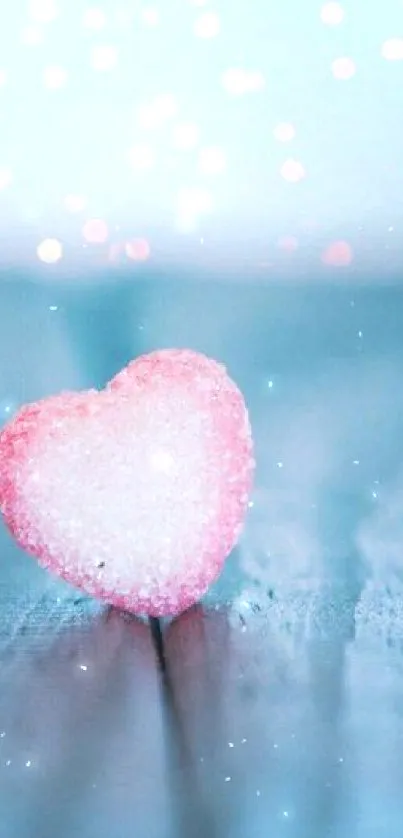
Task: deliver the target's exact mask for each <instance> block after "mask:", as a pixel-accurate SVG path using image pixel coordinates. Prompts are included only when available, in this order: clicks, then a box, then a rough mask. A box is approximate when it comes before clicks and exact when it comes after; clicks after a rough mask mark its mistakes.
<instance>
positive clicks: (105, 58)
mask: <svg viewBox="0 0 403 838" xmlns="http://www.w3.org/2000/svg"><path fill="white" fill-rule="evenodd" d="M117 63H118V51H117V49H116V47H114V46H110V45H102V44H98V45H97V46H95V47H93V48H92V50H91V54H90V64H91V67H92V68H93V70H98V71H99V72H107V71H108V70H113V69H114V67H116V65H117Z"/></svg>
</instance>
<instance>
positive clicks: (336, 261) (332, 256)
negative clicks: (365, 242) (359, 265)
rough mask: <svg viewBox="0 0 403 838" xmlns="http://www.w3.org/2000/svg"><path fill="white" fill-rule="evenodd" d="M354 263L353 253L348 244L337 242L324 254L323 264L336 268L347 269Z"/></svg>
mask: <svg viewBox="0 0 403 838" xmlns="http://www.w3.org/2000/svg"><path fill="white" fill-rule="evenodd" d="M352 261H353V251H352V248H351V246H350V245H349V244H348V242H345V241H335V242H332V243H331V244H329V245H328V247H326V249H325V250H324V251H323V253H322V262H323V264H324V265H329V266H330V267H334V268H346V267H348V265H351V262H352Z"/></svg>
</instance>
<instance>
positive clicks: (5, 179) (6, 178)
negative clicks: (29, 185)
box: [0, 167, 13, 189]
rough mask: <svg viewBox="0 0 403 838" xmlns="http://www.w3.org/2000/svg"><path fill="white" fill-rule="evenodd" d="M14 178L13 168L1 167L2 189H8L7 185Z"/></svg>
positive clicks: (0, 179) (0, 185)
mask: <svg viewBox="0 0 403 838" xmlns="http://www.w3.org/2000/svg"><path fill="white" fill-rule="evenodd" d="M12 179H13V174H12V171H11V169H7V168H1V167H0V189H6V187H7V186H10V184H11V181H12Z"/></svg>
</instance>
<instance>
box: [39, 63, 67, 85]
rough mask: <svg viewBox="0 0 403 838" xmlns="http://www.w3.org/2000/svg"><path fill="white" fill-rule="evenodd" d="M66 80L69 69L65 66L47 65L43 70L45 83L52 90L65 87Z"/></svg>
mask: <svg viewBox="0 0 403 838" xmlns="http://www.w3.org/2000/svg"><path fill="white" fill-rule="evenodd" d="M66 81H67V71H66V70H65V69H64V67H59V66H58V65H54V66H51V67H45V69H44V71H43V83H44V85H45V87H48V88H49V89H50V90H57V89H58V88H59V87H63V85H65V84H66Z"/></svg>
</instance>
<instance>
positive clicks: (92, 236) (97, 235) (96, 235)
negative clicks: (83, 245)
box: [83, 218, 109, 244]
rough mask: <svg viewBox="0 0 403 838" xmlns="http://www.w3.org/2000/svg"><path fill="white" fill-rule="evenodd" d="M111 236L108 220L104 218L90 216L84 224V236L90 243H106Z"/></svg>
mask: <svg viewBox="0 0 403 838" xmlns="http://www.w3.org/2000/svg"><path fill="white" fill-rule="evenodd" d="M108 237H109V230H108V225H107V223H106V221H104V220H103V219H102V218H90V219H88V221H86V222H85V224H84V226H83V238H84V239H85V240H86V241H87V242H88V243H89V244H104V243H105V242H106V241H107V240H108Z"/></svg>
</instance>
